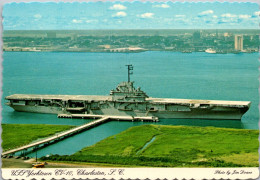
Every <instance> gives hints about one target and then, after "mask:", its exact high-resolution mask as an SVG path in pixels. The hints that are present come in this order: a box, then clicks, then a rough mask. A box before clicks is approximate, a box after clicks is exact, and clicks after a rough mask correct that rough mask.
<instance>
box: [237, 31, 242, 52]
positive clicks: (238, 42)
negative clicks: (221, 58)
mask: <svg viewBox="0 0 260 180" xmlns="http://www.w3.org/2000/svg"><path fill="white" fill-rule="evenodd" d="M235 50H238V51H242V50H243V35H235Z"/></svg>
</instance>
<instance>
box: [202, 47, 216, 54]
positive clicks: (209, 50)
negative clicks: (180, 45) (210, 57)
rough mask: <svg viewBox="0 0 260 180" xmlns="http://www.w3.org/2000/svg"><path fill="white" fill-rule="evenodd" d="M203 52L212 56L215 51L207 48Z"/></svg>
mask: <svg viewBox="0 0 260 180" xmlns="http://www.w3.org/2000/svg"><path fill="white" fill-rule="evenodd" d="M205 52H206V53H211V54H213V53H216V50H214V49H212V48H209V49H206V50H205Z"/></svg>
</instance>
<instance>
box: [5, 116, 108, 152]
mask: <svg viewBox="0 0 260 180" xmlns="http://www.w3.org/2000/svg"><path fill="white" fill-rule="evenodd" d="M108 120H109V117H102V118H100V119H98V120H95V121H92V122H89V123H86V124H83V125H81V126H78V127H75V128H73V129H70V130H68V131H65V132H62V133H60V134H56V135H54V136H51V137H48V138H45V139H43V140H40V141H38V142H34V143H31V144H28V145H25V146H22V147H18V148H15V149H11V150H9V151H6V152H3V153H2V156H4V155H8V154H14V153H16V152H19V151H22V150H27V149H29V148H32V147H37V146H39V145H42V144H48V143H51V142H53V141H56V140H60V139H63V138H65V137H68V136H71V135H73V134H75V133H78V132H80V131H82V130H84V129H88V128H91V127H94V126H96V125H98V124H101V123H104V122H106V121H108Z"/></svg>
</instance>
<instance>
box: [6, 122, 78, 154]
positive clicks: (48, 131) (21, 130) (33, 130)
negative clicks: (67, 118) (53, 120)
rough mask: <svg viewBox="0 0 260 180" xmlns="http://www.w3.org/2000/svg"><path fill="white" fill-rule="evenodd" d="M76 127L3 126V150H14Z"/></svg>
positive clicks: (41, 125)
mask: <svg viewBox="0 0 260 180" xmlns="http://www.w3.org/2000/svg"><path fill="white" fill-rule="evenodd" d="M72 127H74V126H67V125H45V124H2V130H3V131H2V140H3V142H2V148H3V150H4V151H5V150H8V149H12V148H15V147H19V146H22V145H26V144H28V143H30V142H32V141H35V140H37V139H40V138H44V137H47V136H51V135H53V134H55V133H57V132H61V131H64V130H67V129H70V128H72Z"/></svg>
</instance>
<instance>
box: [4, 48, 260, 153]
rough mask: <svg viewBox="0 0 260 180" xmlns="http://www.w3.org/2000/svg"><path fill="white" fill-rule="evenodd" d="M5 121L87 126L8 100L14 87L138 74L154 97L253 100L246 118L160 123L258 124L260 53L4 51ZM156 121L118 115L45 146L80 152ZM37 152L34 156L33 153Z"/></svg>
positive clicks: (94, 83) (110, 81) (62, 85)
mask: <svg viewBox="0 0 260 180" xmlns="http://www.w3.org/2000/svg"><path fill="white" fill-rule="evenodd" d="M3 58H4V61H3V98H2V107H3V110H2V123H7V124H63V125H81V124H84V123H86V122H88V121H89V120H85V119H59V118H57V115H53V114H36V113H26V112H15V111H13V109H12V108H10V107H8V106H6V105H4V102H5V101H4V97H5V96H8V95H11V94H70V95H78V94H80V95H108V94H109V92H110V90H111V89H114V88H115V87H116V86H117V84H118V83H119V82H121V81H126V80H127V70H126V66H125V65H126V64H129V63H130V64H133V66H134V74H133V75H132V76H131V78H132V80H133V81H135V86H136V87H138V86H140V87H141V89H142V90H144V91H145V92H146V93H147V94H148V95H149V96H150V97H161V98H181V99H210V100H238V101H251V102H252V104H251V107H250V109H249V111H248V112H247V113H246V114H245V115H244V116H243V118H242V120H241V121H236V120H200V119H161V120H160V122H157V124H165V125H186V126H215V127H225V128H240V129H258V119H259V113H258V101H259V95H258V86H259V83H258V76H259V73H258V66H259V62H258V53H250V54H249V53H248V54H247V53H241V54H207V53H178V52H142V53H83V52H82V53H75V52H4V55H3ZM149 123H152V122H118V121H111V122H108V123H105V124H102V125H100V126H97V127H95V128H93V129H90V130H87V131H85V132H82V133H80V134H78V135H75V136H72V137H70V138H67V139H65V140H63V141H60V142H58V143H56V144H53V145H50V146H48V147H46V148H44V149H41V150H39V151H38V155H39V156H44V155H47V154H73V153H74V152H76V151H79V150H80V149H82V148H83V147H86V146H89V145H93V144H95V143H96V142H98V141H100V140H102V139H104V138H106V137H108V136H111V135H114V134H117V133H119V132H122V131H124V130H126V129H127V128H129V127H132V126H137V125H141V124H149ZM31 156H33V155H31Z"/></svg>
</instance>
